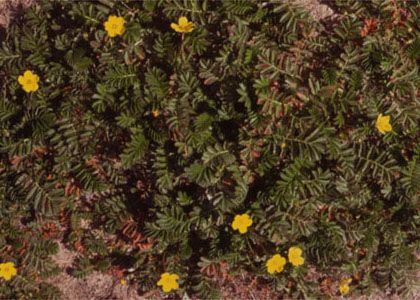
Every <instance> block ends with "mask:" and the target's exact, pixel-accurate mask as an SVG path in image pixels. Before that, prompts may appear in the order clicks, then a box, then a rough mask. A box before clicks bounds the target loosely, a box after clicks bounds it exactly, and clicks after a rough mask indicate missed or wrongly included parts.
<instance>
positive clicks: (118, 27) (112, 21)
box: [104, 16, 125, 38]
mask: <svg viewBox="0 0 420 300" xmlns="http://www.w3.org/2000/svg"><path fill="white" fill-rule="evenodd" d="M124 23H125V20H124V18H123V17H117V16H109V17H108V21H106V22H104V27H105V30H106V32H107V33H108V36H109V37H112V38H113V37H116V36H117V35H122V34H123V33H124V31H125V27H124Z"/></svg>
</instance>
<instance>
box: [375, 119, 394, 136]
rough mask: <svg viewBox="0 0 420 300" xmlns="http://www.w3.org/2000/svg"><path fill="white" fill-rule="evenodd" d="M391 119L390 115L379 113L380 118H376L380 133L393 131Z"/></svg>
mask: <svg viewBox="0 0 420 300" xmlns="http://www.w3.org/2000/svg"><path fill="white" fill-rule="evenodd" d="M389 119H390V117H389V116H382V114H379V116H378V118H377V119H376V128H377V129H378V130H379V132H380V133H382V134H385V133H387V132H389V131H392V125H391V124H390V123H389Z"/></svg>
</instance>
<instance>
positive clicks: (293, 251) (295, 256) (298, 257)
mask: <svg viewBox="0 0 420 300" xmlns="http://www.w3.org/2000/svg"><path fill="white" fill-rule="evenodd" d="M288 256H289V261H290V263H291V264H292V265H294V266H295V267H298V266H300V265H303V263H304V262H305V259H304V258H303V257H302V249H300V248H299V247H290V249H289V255H288Z"/></svg>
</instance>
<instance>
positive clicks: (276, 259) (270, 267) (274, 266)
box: [265, 254, 286, 274]
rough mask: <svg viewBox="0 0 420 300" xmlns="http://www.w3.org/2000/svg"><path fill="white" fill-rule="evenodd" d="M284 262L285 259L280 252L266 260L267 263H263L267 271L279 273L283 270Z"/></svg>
mask: <svg viewBox="0 0 420 300" xmlns="http://www.w3.org/2000/svg"><path fill="white" fill-rule="evenodd" d="M285 264H286V259H285V258H284V257H283V256H281V255H280V254H275V255H273V256H272V257H271V258H270V259H269V260H267V263H266V264H265V265H266V266H267V272H268V273H270V274H273V273H280V272H281V271H283V267H284V265H285Z"/></svg>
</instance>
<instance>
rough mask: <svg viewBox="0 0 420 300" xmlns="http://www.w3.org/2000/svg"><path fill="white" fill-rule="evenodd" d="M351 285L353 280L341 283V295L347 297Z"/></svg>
mask: <svg viewBox="0 0 420 300" xmlns="http://www.w3.org/2000/svg"><path fill="white" fill-rule="evenodd" d="M350 283H351V278H344V279H343V280H341V281H340V285H339V287H338V289H339V290H340V293H341V295H346V294H347V293H348V292H349V291H350V287H349V284H350Z"/></svg>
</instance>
